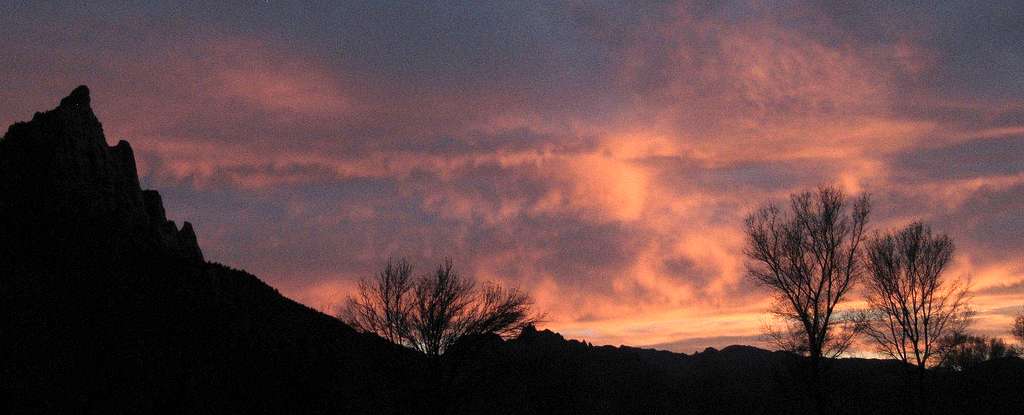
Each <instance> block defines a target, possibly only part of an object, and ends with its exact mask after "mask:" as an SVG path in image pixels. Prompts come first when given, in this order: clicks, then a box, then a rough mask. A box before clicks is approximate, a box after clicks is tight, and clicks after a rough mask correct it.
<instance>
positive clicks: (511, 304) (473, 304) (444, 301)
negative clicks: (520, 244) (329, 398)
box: [339, 259, 540, 357]
mask: <svg viewBox="0 0 1024 415" xmlns="http://www.w3.org/2000/svg"><path fill="white" fill-rule="evenodd" d="M532 305H533V303H532V301H531V300H530V298H529V296H527V295H526V294H525V293H523V292H521V291H519V290H517V289H505V288H502V287H500V286H498V285H496V284H490V283H488V284H483V285H478V284H477V283H476V282H475V281H474V280H471V279H466V278H463V277H462V276H461V275H460V274H459V273H457V272H456V271H455V270H454V267H453V265H452V261H451V259H446V260H445V261H444V262H443V263H442V264H441V265H439V266H438V267H437V269H436V270H434V272H433V273H430V274H426V275H422V276H420V277H416V278H413V277H412V266H411V265H409V263H408V262H407V261H405V260H398V261H393V260H389V261H388V263H387V265H385V267H384V270H383V271H381V272H380V273H379V274H377V276H376V277H375V278H373V279H372V280H364V281H361V282H360V283H359V287H358V290H357V292H356V293H355V294H354V295H353V296H351V297H350V298H349V299H348V301H347V302H346V305H345V307H344V308H343V310H342V312H341V314H340V315H339V317H340V318H341V319H342V320H344V321H345V322H347V323H349V324H350V325H352V326H353V327H354V328H356V329H357V330H360V331H363V332H368V333H375V334H377V335H379V336H381V337H383V338H385V339H387V340H389V341H391V342H393V343H396V344H401V345H403V346H406V347H409V348H412V349H415V350H418V351H420V352H422V353H424V354H426V355H428V356H431V357H439V356H441V355H442V354H444V353H445V352H446V351H447V350H449V349H450V348H451V347H453V346H455V345H456V344H458V343H459V342H461V341H463V340H465V339H467V338H472V337H475V336H480V335H485V334H496V335H499V336H502V337H510V336H515V335H517V334H518V333H519V332H520V331H521V330H522V329H523V328H524V327H526V326H528V325H531V324H535V323H537V322H538V321H539V319H540V317H539V316H536V315H533V314H532V313H531V307H532Z"/></svg>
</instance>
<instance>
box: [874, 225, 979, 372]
mask: <svg viewBox="0 0 1024 415" xmlns="http://www.w3.org/2000/svg"><path fill="white" fill-rule="evenodd" d="M952 257H953V241H952V240H951V239H950V238H949V236H947V235H933V234H932V231H931V228H930V227H929V226H927V225H924V224H922V223H920V222H915V223H912V224H910V225H907V226H906V227H905V228H903V229H901V230H900V231H898V232H896V233H894V234H885V235H875V236H874V237H873V238H871V239H870V240H869V241H868V243H867V249H866V253H865V255H864V263H865V266H866V268H867V269H868V278H866V284H865V285H866V288H867V289H866V295H865V299H866V300H867V303H868V307H869V310H867V311H866V312H865V313H864V314H862V315H861V318H860V320H861V322H862V326H861V328H862V329H863V332H864V334H866V335H867V336H868V337H869V338H870V339H871V340H872V341H873V342H874V343H875V345H876V346H878V350H879V352H882V353H885V354H887V355H889V356H891V357H892V358H894V359H898V360H901V361H903V362H905V363H909V364H912V365H914V366H916V367H917V368H918V370H919V371H924V370H925V368H926V367H927V366H928V365H929V364H931V363H933V360H934V359H935V358H936V352H937V350H936V349H937V345H938V343H939V340H940V339H941V338H943V337H944V336H946V335H948V334H950V333H953V332H960V331H963V330H964V328H965V327H966V324H967V322H968V317H969V310H968V309H967V301H966V299H967V287H966V285H965V284H963V283H961V282H960V281H959V280H957V279H948V278H945V276H944V274H943V271H944V270H945V269H946V265H947V264H948V263H949V261H950V259H951V258H952Z"/></svg>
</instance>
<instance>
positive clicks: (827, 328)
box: [745, 186, 871, 413]
mask: <svg viewBox="0 0 1024 415" xmlns="http://www.w3.org/2000/svg"><path fill="white" fill-rule="evenodd" d="M870 211H871V204H870V202H869V199H868V196H867V195H861V196H859V197H857V198H856V199H854V200H853V202H852V203H851V202H850V201H848V200H847V197H846V196H845V195H844V194H843V192H842V191H841V190H839V189H838V188H836V187H832V186H821V187H819V188H818V189H817V190H816V191H808V192H803V193H799V194H794V195H792V196H791V197H790V206H789V211H788V212H783V211H782V210H781V209H780V208H779V207H777V206H775V205H771V204H769V205H768V206H766V207H763V208H761V209H760V210H758V211H757V212H755V213H753V214H751V215H750V216H749V217H747V220H746V228H745V231H746V234H747V247H746V250H745V254H746V256H747V257H748V258H749V259H750V261H749V262H748V264H747V273H748V275H749V276H750V278H752V279H753V280H754V281H756V282H757V283H759V284H760V285H762V286H764V287H767V288H768V289H769V290H770V291H771V292H772V294H774V296H775V300H776V302H775V305H774V307H773V310H772V311H773V312H774V313H775V314H776V315H778V316H780V317H782V318H783V319H784V320H786V321H787V324H788V326H789V328H790V329H789V330H788V331H787V332H784V333H776V335H775V336H776V337H777V338H779V339H783V340H785V341H784V342H783V343H786V344H788V345H789V346H790V348H791V349H790V350H793V351H799V352H802V354H805V355H806V356H808V360H809V367H810V373H809V374H808V379H807V380H808V381H809V384H810V386H811V393H812V398H813V399H814V401H815V404H816V405H817V409H818V412H819V413H823V412H825V408H824V403H823V397H822V396H821V391H822V389H821V385H820V383H821V375H822V371H823V367H822V363H823V362H822V361H823V358H826V357H836V356H838V355H839V354H841V353H842V352H843V351H845V350H846V348H847V347H848V346H849V344H850V341H851V338H852V336H851V335H850V334H849V333H847V332H846V331H844V330H843V328H844V327H846V326H847V324H845V323H846V322H845V321H844V320H845V319H844V318H842V316H840V315H839V314H838V313H837V310H836V307H837V306H838V305H839V304H840V303H841V302H842V301H843V300H844V299H845V298H846V295H847V294H848V293H849V291H850V289H851V288H852V287H853V285H854V283H855V282H856V281H857V279H858V278H859V276H860V274H861V265H860V262H859V260H858V256H859V252H860V249H861V243H862V241H863V238H864V229H865V226H866V225H867V221H868V214H869V213H870Z"/></svg>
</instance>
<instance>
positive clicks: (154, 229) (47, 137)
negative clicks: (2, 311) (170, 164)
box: [0, 86, 203, 261]
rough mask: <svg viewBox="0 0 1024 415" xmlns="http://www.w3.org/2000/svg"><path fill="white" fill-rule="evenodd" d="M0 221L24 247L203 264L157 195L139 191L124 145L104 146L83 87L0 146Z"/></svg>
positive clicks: (187, 227) (188, 229) (19, 126)
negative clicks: (75, 246) (80, 247)
mask: <svg viewBox="0 0 1024 415" xmlns="http://www.w3.org/2000/svg"><path fill="white" fill-rule="evenodd" d="M0 222H2V224H3V228H4V229H3V230H4V231H5V233H6V234H9V235H17V236H20V237H22V238H23V242H25V243H31V242H38V243H40V244H45V245H46V246H52V242H53V240H58V241H66V242H72V241H73V243H81V242H82V241H83V240H87V241H88V243H89V245H92V246H95V247H96V248H98V249H112V248H113V249H114V250H115V251H114V252H119V251H122V250H132V251H135V250H144V251H150V252H153V253H161V254H168V255H173V256H176V257H180V258H185V259H189V260H193V261H202V260H203V254H202V251H201V250H200V249H199V245H198V243H197V241H196V235H195V233H194V231H193V229H192V225H191V224H189V223H188V222H185V223H184V225H183V226H182V227H181V229H178V227H177V225H175V223H174V222H172V221H169V220H167V217H166V214H165V213H164V207H163V203H162V201H161V198H160V195H159V194H158V193H157V192H156V191H153V190H143V189H142V188H141V186H140V185H139V177H138V173H137V171H136V166H135V156H134V153H133V152H132V148H131V146H130V145H129V144H128V142H126V141H120V142H118V143H117V145H115V146H113V147H110V146H108V145H107V141H106V137H105V136H104V134H103V126H102V125H101V124H100V122H99V120H98V119H97V118H96V115H95V114H94V113H93V110H92V107H91V106H90V98H89V89H88V88H87V87H85V86H80V87H78V88H75V90H74V91H72V92H71V94H70V95H68V96H67V97H66V98H64V99H62V100H61V101H60V105H59V106H57V108H55V109H53V110H51V111H47V112H43V113H36V114H35V116H33V117H32V120H31V121H28V122H19V123H16V124H14V125H12V126H11V127H10V128H9V129H8V131H7V133H6V134H5V135H4V137H3V140H2V141H0Z"/></svg>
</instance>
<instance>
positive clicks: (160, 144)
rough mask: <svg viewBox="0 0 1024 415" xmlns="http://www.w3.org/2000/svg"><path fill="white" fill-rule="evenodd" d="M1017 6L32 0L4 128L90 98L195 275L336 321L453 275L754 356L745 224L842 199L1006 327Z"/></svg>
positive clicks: (1017, 181)
mask: <svg viewBox="0 0 1024 415" xmlns="http://www.w3.org/2000/svg"><path fill="white" fill-rule="evenodd" d="M1010 4H1011V3H1005V4H997V3H994V4H991V5H985V6H981V7H978V8H972V10H971V12H970V13H966V12H964V11H963V10H961V9H960V7H962V6H957V5H953V4H940V5H935V6H934V7H933V6H932V5H929V6H927V7H926V6H915V5H909V6H900V7H895V8H888V7H886V8H885V9H886V10H878V8H876V7H860V6H857V5H853V4H831V3H827V2H824V3H823V2H814V1H806V2H803V1H800V2H793V3H792V4H787V5H780V6H778V7H766V6H763V5H760V4H759V3H757V2H726V3H707V4H704V3H700V2H696V3H694V2H668V3H665V2H631V3H618V2H597V3H594V2H588V3H579V2H568V3H558V2H542V3H530V4H526V3H515V4H513V3H508V2H480V3H472V4H464V5H447V6H444V7H440V6H438V7H431V6H422V5H421V6H415V7H395V6H393V5H388V4H385V3H380V2H346V3H344V4H342V3H310V4H309V5H308V7H304V8H297V7H291V6H289V5H287V4H283V3H280V2H271V3H255V4H252V5H248V6H244V7H234V6H211V7H213V8H204V9H200V8H191V7H168V6H163V5H145V6H142V7H141V8H125V7H123V5H119V4H114V3H109V4H108V3H103V2H97V3H94V4H90V5H89V6H88V7H83V8H56V9H54V8H50V7H47V6H45V5H28V4H23V5H19V6H18V7H15V8H13V9H12V10H11V13H9V14H5V15H4V16H3V17H0V33H2V34H3V35H5V36H6V37H7V38H10V39H22V41H12V42H6V43H5V44H4V45H3V46H0V53H2V54H3V55H4V56H5V59H6V61H7V62H8V63H9V64H8V65H6V66H5V67H4V68H3V69H0V77H2V78H3V79H8V80H10V82H9V84H8V85H5V88H0V94H2V96H0V98H2V99H0V121H2V122H4V123H8V124H9V123H10V122H13V121H15V120H19V119H26V118H29V117H30V116H31V111H33V110H42V109H45V108H48V107H52V106H53V105H54V104H55V103H56V101H57V99H58V98H59V96H60V94H62V93H66V92H67V91H69V90H70V89H71V88H73V87H74V86H76V85H77V84H80V83H86V84H88V85H90V87H91V89H92V91H93V94H94V99H93V103H94V106H95V109H96V111H97V112H98V114H99V117H100V119H101V120H102V121H103V122H104V127H105V131H106V132H107V134H108V135H109V136H110V139H111V140H112V141H113V140H116V139H120V138H126V139H128V140H130V141H131V142H132V144H133V147H134V148H135V150H136V154H137V156H138V158H139V163H138V164H139V167H140V170H141V171H142V173H143V181H144V182H145V184H146V185H147V186H150V187H155V188H157V189H159V190H161V191H162V192H164V194H165V198H164V199H165V203H166V204H167V207H168V211H169V212H171V213H170V214H171V216H173V217H175V218H181V219H187V220H190V221H192V222H193V223H195V224H196V228H197V232H198V235H199V239H200V242H201V243H202V245H203V247H204V251H205V252H206V253H207V255H208V256H209V257H210V258H212V259H215V260H218V261H222V262H226V263H229V264H231V265H233V266H237V267H242V268H245V269H248V270H250V271H252V272H254V273H255V274H257V275H259V276H260V277H262V278H264V279H266V280H268V282H270V283H271V284H272V285H274V286H276V287H279V288H280V289H281V290H282V291H283V292H284V293H285V294H287V295H290V296H293V297H294V298H296V299H298V300H300V301H303V302H305V303H307V304H310V305H312V306H313V307H315V308H318V309H322V310H330V309H332V307H334V306H335V305H336V304H337V303H338V302H340V301H341V298H342V297H343V296H344V294H345V293H346V292H347V290H349V289H350V288H351V287H352V286H353V282H354V281H355V280H356V279H357V278H360V277H363V276H367V275H370V274H372V273H373V272H374V271H375V270H376V268H377V267H379V266H380V264H381V263H382V262H383V261H384V260H385V259H386V258H387V257H388V256H407V257H409V258H410V259H411V260H412V261H413V262H414V263H415V264H417V266H418V267H419V268H420V269H427V268H429V267H432V266H433V265H434V264H436V263H437V262H438V261H440V260H441V258H443V257H444V256H453V257H455V261H456V265H457V266H458V267H460V269H462V270H464V272H466V273H467V274H470V275H474V276H476V277H478V278H481V279H491V280H497V281H500V282H502V283H504V284H509V285H517V286H520V287H522V288H524V289H526V290H528V291H529V292H530V293H531V294H532V295H533V296H534V297H535V299H536V300H537V305H538V307H539V308H541V309H542V310H543V311H545V312H547V313H548V315H549V320H550V321H549V322H548V323H547V324H548V325H549V327H550V328H552V329H554V330H557V331H561V332H563V333H564V334H566V335H568V336H570V337H580V338H586V339H587V340H590V341H593V342H595V343H598V344H602V343H615V344H641V345H642V344H656V345H663V346H664V347H676V348H677V350H684V349H685V351H692V350H690V349H694V350H696V349H700V348H702V347H700V346H696V345H698V344H702V343H707V344H709V345H715V346H716V347H720V346H722V345H724V344H723V342H733V341H735V342H747V341H751V342H752V341H753V340H752V339H755V338H756V337H757V336H758V333H759V332H760V331H761V328H762V327H763V325H764V318H765V316H764V311H765V310H766V309H767V304H768V296H767V293H766V292H764V291H763V290H761V289H759V288H757V287H755V286H754V285H753V284H751V283H750V282H749V281H747V280H746V279H745V278H744V258H743V257H742V246H743V243H744V239H743V235H742V231H741V224H742V220H743V218H744V216H745V215H746V214H747V213H749V212H750V211H752V210H753V209H754V208H755V207H757V206H758V205H760V204H762V203H765V202H767V201H783V200H785V198H786V197H787V195H788V194H789V193H791V192H794V191H799V190H802V189H806V188H809V187H813V186H816V185H818V184H820V183H826V182H833V183H838V184H839V185H841V186H842V187H843V188H844V189H846V190H848V191H850V192H857V191H867V192H870V193H872V194H873V196H874V200H875V202H876V203H875V206H876V209H875V211H874V217H873V222H872V223H873V225H874V226H875V228H876V229H879V230H885V229H890V228H894V227H897V226H900V225H903V224H905V223H907V222H909V221H910V220H914V219H918V218H920V219H924V220H927V221H928V222H930V223H932V224H933V225H934V227H935V228H936V229H937V230H939V231H942V232H947V233H950V234H951V235H952V236H953V238H954V240H955V241H956V243H957V247H958V250H957V257H956V264H955V266H954V267H952V268H951V269H950V274H951V275H954V276H965V277H966V276H971V277H972V278H973V280H974V282H975V287H976V288H977V290H976V301H977V306H978V308H979V311H981V312H982V313H983V314H984V313H990V314H991V315H992V316H994V317H992V320H991V321H990V322H985V323H979V324H980V326H979V327H980V328H979V330H989V331H992V332H995V330H996V329H997V328H998V325H999V324H1003V323H1005V322H1004V321H1003V320H1001V319H1002V318H1003V317H1000V316H1001V314H998V313H997V312H996V311H994V310H1001V309H1002V308H1005V307H1008V306H1010V304H1013V303H1020V302H1021V298H1022V295H1021V294H1020V293H1018V292H1017V291H1016V289H1015V288H1014V287H1016V285H1015V284H1017V282H1018V281H1019V280H1020V278H1021V276H1022V275H1024V274H1022V272H1024V271H1022V269H1021V266H1020V262H1019V258H1021V255H1024V248H1022V246H1021V244H1020V238H1019V235H1020V234H1021V232H1022V231H1024V223H1021V221H1020V218H1019V216H1020V215H1018V214H1016V212H1019V211H1021V210H1022V208H1024V206H1021V200H1024V187H1022V186H1024V171H1021V163H1020V162H1019V160H1020V159H1021V157H1022V156H1024V153H1022V151H1024V150H1022V146H1021V137H1022V131H1024V130H1022V128H1024V118H1022V114H1024V101H1022V100H1021V99H1020V98H1019V97H1020V96H1022V95H1021V94H1020V92H1022V91H1024V85H1022V84H1021V83H1020V79H1019V78H1020V77H1019V76H1013V75H1015V74H1016V72H1013V70H1015V69H1016V68H1019V67H1020V66H1021V65H1019V63H1020V62H1019V58H1018V57H1019V56H1021V55H1024V54H1022V53H1019V52H1020V45H1021V44H1024V42H1020V41H1017V40H1019V39H1017V37H1018V36H1017V35H1016V33H1018V32H1019V31H1014V30H1012V29H1009V28H1011V27H1015V26H1012V25H1010V23H1014V22H1016V21H1019V20H1020V19H1015V17H1018V16H1019V15H1020V12H1021V9H1022V8H1021V7H1020V6H1019V5H1012V6H1011V5H1010ZM29 39H30V40H31V41H29ZM985 315H989V314H985ZM693 346H696V347H693Z"/></svg>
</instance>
